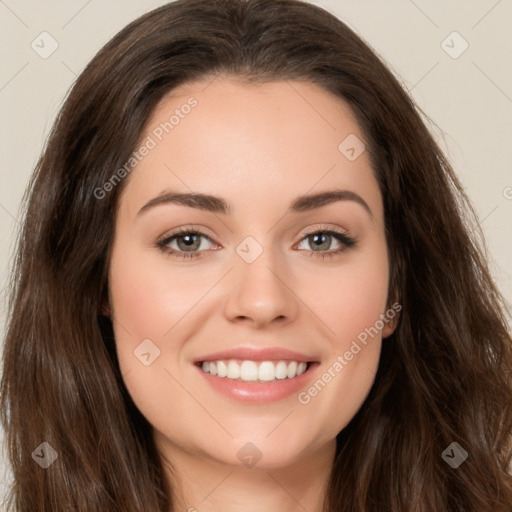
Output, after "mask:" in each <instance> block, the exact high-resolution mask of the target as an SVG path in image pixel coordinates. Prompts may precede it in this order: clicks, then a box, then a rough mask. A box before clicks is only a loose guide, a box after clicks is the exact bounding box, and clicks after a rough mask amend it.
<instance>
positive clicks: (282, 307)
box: [226, 234, 297, 324]
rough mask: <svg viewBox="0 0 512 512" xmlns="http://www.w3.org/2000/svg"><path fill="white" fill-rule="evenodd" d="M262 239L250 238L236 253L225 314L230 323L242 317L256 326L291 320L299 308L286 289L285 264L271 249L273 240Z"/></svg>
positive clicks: (243, 242)
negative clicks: (250, 320) (279, 320)
mask: <svg viewBox="0 0 512 512" xmlns="http://www.w3.org/2000/svg"><path fill="white" fill-rule="evenodd" d="M267 235H268V234H267ZM263 238H264V240H263ZM259 239H260V240H261V242H260V241H258V240H256V238H254V237H252V236H248V237H246V238H245V239H244V240H242V242H241V243H240V244H239V245H238V246H237V247H236V249H235V252H236V254H235V259H234V263H235V269H234V272H233V273H232V278H233V283H232V286H231V290H230V293H229V297H228V303H227V310H226V314H227V315H228V316H229V317H230V318H231V319H236V318H241V317H243V318H247V319H252V320H253V322H255V323H257V324H265V323H268V322H272V321H273V320H274V319H278V318H280V319H291V318H292V317H294V316H295V314H296V308H297V304H296V301H295V297H294V295H293V293H291V292H290V290H289V289H288V287H287V285H286V280H287V279H286V277H287V276H286V275H285V273H284V272H283V265H281V264H280V263H281V262H282V261H283V260H282V259H281V258H280V255H279V253H278V251H276V248H275V247H272V246H271V244H272V242H271V241H272V236H265V237H263V236H260V237H259Z"/></svg>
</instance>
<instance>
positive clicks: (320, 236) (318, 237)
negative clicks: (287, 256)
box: [313, 233, 330, 249]
mask: <svg viewBox="0 0 512 512" xmlns="http://www.w3.org/2000/svg"><path fill="white" fill-rule="evenodd" d="M329 236H330V235H326V234H325V233H317V234H316V235H313V240H314V245H315V246H316V247H322V246H324V245H325V246H326V247H322V248H324V249H327V248H328V247H329V243H328V242H326V241H325V240H326V239H327V238H328V237H329ZM317 242H318V243H317Z"/></svg>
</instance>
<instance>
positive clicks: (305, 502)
mask: <svg viewBox="0 0 512 512" xmlns="http://www.w3.org/2000/svg"><path fill="white" fill-rule="evenodd" d="M155 440H156V442H157V446H158V448H159V451H160V453H161V454H162V456H163V461H164V467H165V470H166V473H167V478H168V479H169V481H170V482H171V489H172V491H173V494H174V497H173V510H175V511H183V512H235V511H236V512H239V511H240V510H250V511H251V512H267V511H268V510H279V511H280V512H296V511H299V510H301V511H307V512H323V502H324V498H325V493H326V488H327V484H328V481H329V476H330V473H331V469H332V465H333V462H334V454H335V450H336V441H335V440H332V441H329V442H328V443H326V444H324V445H322V446H320V447H316V448H315V449H314V450H310V451H309V452H305V453H303V454H301V456H300V457H297V459H296V460H294V461H292V462H289V463H287V464H283V465H280V466H279V467H275V466H274V467H266V466H265V465H264V464H263V459H262V460H261V461H259V462H258V463H257V464H256V465H254V466H253V467H250V468H249V467H246V466H244V465H243V464H242V463H240V464H236V465H235V464H229V463H224V462H222V461H218V460H216V459H213V458H211V457H209V456H208V454H204V453H192V452H190V451H187V450H185V449H183V448H182V447H180V446H178V445H176V444H173V443H171V442H170V441H169V440H168V439H165V440H162V439H161V438H160V439H159V436H158V434H155Z"/></svg>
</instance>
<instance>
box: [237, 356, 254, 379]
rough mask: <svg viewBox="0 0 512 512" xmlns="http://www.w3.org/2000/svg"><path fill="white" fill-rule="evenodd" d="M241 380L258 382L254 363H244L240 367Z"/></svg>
mask: <svg viewBox="0 0 512 512" xmlns="http://www.w3.org/2000/svg"><path fill="white" fill-rule="evenodd" d="M240 378H241V379H242V380H258V365H257V364H256V363H255V362H254V361H244V362H243V363H242V366H240Z"/></svg>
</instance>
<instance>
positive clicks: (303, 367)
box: [297, 363, 307, 375]
mask: <svg viewBox="0 0 512 512" xmlns="http://www.w3.org/2000/svg"><path fill="white" fill-rule="evenodd" d="M306 367H307V365H306V363H299V364H298V365H297V375H302V374H303V373H304V372H305V371H306Z"/></svg>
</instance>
